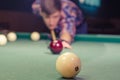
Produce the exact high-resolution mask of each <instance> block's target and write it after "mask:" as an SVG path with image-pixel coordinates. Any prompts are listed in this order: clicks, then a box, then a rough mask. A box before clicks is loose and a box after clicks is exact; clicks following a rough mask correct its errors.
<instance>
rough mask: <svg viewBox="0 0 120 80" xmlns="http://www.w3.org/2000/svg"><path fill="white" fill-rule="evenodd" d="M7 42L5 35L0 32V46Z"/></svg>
mask: <svg viewBox="0 0 120 80" xmlns="http://www.w3.org/2000/svg"><path fill="white" fill-rule="evenodd" d="M6 44H7V38H6V36H5V35H3V34H0V46H4V45H6Z"/></svg>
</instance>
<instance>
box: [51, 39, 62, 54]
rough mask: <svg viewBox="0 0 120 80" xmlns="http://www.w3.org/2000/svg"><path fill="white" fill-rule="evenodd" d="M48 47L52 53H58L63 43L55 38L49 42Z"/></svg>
mask: <svg viewBox="0 0 120 80" xmlns="http://www.w3.org/2000/svg"><path fill="white" fill-rule="evenodd" d="M49 48H50V50H51V52H52V53H53V54H59V53H60V52H61V51H62V49H63V45H62V42H61V41H60V40H55V41H51V42H50V45H49Z"/></svg>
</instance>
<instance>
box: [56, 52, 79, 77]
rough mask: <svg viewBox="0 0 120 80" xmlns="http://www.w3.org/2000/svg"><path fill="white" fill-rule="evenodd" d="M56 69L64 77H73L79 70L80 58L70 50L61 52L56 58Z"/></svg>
mask: <svg viewBox="0 0 120 80" xmlns="http://www.w3.org/2000/svg"><path fill="white" fill-rule="evenodd" d="M56 70H57V71H58V72H59V73H60V74H61V76H62V77H64V78H74V77H75V76H76V75H77V74H78V73H79V72H80V70H81V61H80V58H79V57H78V56H77V55H75V54H74V53H71V52H66V53H63V54H62V55H60V56H59V57H58V58H57V60H56Z"/></svg>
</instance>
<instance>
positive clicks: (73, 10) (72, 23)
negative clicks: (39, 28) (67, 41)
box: [60, 5, 83, 37]
mask: <svg viewBox="0 0 120 80" xmlns="http://www.w3.org/2000/svg"><path fill="white" fill-rule="evenodd" d="M82 20H83V16H82V12H81V11H80V9H79V8H78V7H77V6H74V5H73V6H71V5H70V6H69V5H66V6H65V7H64V8H63V12H62V18H61V21H60V25H61V26H62V31H61V33H60V34H62V33H63V32H64V30H66V31H68V32H69V33H70V35H71V37H74V36H75V34H76V26H77V25H78V24H81V23H82Z"/></svg>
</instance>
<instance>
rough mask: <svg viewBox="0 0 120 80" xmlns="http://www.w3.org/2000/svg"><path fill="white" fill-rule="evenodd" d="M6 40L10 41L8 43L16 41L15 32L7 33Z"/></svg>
mask: <svg viewBox="0 0 120 80" xmlns="http://www.w3.org/2000/svg"><path fill="white" fill-rule="evenodd" d="M7 39H8V41H10V42H14V41H16V40H17V35H16V33H15V32H9V33H8V34H7Z"/></svg>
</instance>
